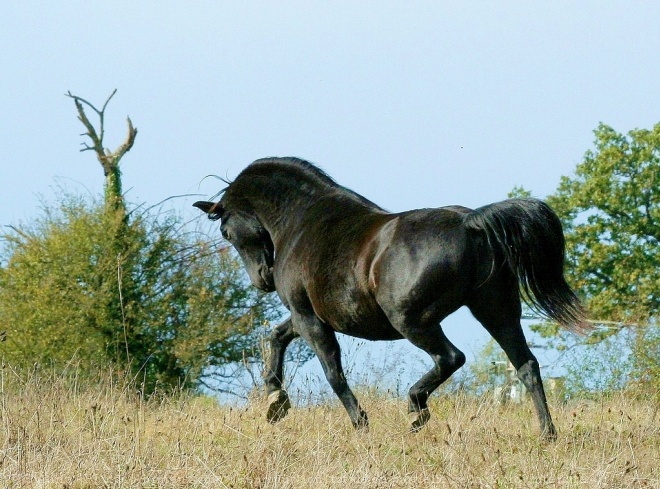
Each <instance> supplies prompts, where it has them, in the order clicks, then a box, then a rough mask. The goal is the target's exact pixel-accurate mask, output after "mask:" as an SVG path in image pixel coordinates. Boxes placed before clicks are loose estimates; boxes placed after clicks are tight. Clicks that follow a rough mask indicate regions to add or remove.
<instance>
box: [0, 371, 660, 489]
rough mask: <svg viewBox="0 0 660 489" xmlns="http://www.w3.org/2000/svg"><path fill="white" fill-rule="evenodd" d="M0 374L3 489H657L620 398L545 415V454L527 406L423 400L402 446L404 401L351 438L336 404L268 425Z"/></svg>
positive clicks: (645, 448) (652, 450) (645, 408)
mask: <svg viewBox="0 0 660 489" xmlns="http://www.w3.org/2000/svg"><path fill="white" fill-rule="evenodd" d="M1 375H2V378H1V386H0V387H1V389H2V392H1V396H2V397H1V409H2V411H1V413H0V414H1V420H0V430H1V432H0V487H8V488H23V487H25V488H28V487H30V488H32V487H40V488H97V487H108V488H120V487H121V488H124V487H127V488H129V487H130V488H161V487H162V488H168V487H185V488H195V487H204V488H208V487H219V488H223V487H233V488H335V487H337V488H348V487H351V488H356V487H357V488H410V487H442V488H453V487H456V488H466V487H488V488H499V487H501V488H509V487H523V488H525V487H529V488H539V487H561V488H566V487H568V488H572V487H575V488H578V487H589V488H599V487H602V488H617V487H622V488H623V487H625V488H628V487H656V488H657V487H660V468H659V466H660V464H659V462H658V461H659V460H660V414H659V413H658V409H659V406H658V403H657V401H656V402H654V401H643V400H638V399H635V398H634V397H631V396H626V395H619V394H617V395H615V396H610V397H603V398H602V399H599V400H596V401H593V400H592V401H571V402H569V403H568V404H565V405H563V404H554V403H553V405H552V406H551V409H552V412H553V415H554V417H555V421H556V424H557V428H558V429H559V432H560V433H559V439H558V441H557V442H556V443H551V444H546V443H543V442H540V441H539V437H538V435H539V429H538V426H537V421H536V418H535V416H534V414H533V412H532V407H531V402H530V401H527V402H526V403H524V404H523V405H509V406H502V405H499V404H497V403H495V402H493V400H492V397H491V396H483V397H481V398H473V397H468V396H466V395H456V396H441V397H434V398H433V401H432V402H431V404H430V408H431V412H432V415H433V418H432V420H431V421H430V422H429V424H428V425H427V426H426V427H425V428H424V429H423V430H422V431H421V432H420V433H418V434H409V433H407V415H406V405H405V401H403V400H400V399H391V398H388V397H386V396H383V395H376V394H370V393H365V392H362V393H360V394H359V397H360V399H361V402H362V404H363V406H364V407H365V408H366V410H367V411H368V413H369V415H370V421H371V428H370V430H369V431H368V432H354V431H353V430H352V428H351V427H350V423H349V420H348V417H347V416H346V414H345V412H344V410H343V408H342V407H341V406H340V405H339V404H338V403H334V402H333V403H330V404H327V405H320V406H307V407H294V409H292V410H291V412H290V414H289V416H288V417H287V418H285V419H284V420H283V421H282V422H281V423H279V424H277V425H274V426H271V425H269V424H267V423H266V421H265V419H264V411H265V403H264V400H263V399H261V398H255V399H253V400H252V401H251V402H250V403H249V404H248V405H247V406H246V407H235V406H234V407H229V406H222V405H219V404H218V403H217V402H216V401H215V400H213V399H210V398H206V397H195V396H190V395H185V394H181V395H175V396H163V397H154V398H151V399H149V400H148V401H145V400H144V399H141V398H140V397H139V396H138V395H136V394H135V392H134V385H132V384H131V383H130V382H123V381H119V382H118V381H116V380H113V379H112V378H111V376H110V375H108V376H107V377H106V378H101V379H98V381H97V382H94V383H93V386H92V387H89V384H88V383H83V382H82V381H81V380H80V379H77V378H76V374H75V373H74V374H71V375H68V376H67V377H60V376H55V375H51V374H43V373H42V374H39V373H32V374H30V375H27V376H26V375H24V374H19V373H17V372H15V371H13V370H12V369H11V368H10V367H9V366H6V365H5V366H3V369H2V373H1ZM259 397H261V396H259ZM656 399H657V397H656Z"/></svg>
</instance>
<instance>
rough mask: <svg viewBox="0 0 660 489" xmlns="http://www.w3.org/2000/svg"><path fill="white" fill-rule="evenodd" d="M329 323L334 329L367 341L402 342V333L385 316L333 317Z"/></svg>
mask: <svg viewBox="0 0 660 489" xmlns="http://www.w3.org/2000/svg"><path fill="white" fill-rule="evenodd" d="M328 323H329V324H330V326H332V329H334V330H335V331H337V332H339V333H343V334H346V335H349V336H354V337H356V338H363V339H365V340H381V341H388V340H400V339H402V338H403V336H401V333H399V332H398V331H397V330H396V329H394V328H393V327H392V325H391V324H390V322H389V321H388V319H387V317H386V316H385V314H383V313H382V312H381V313H380V314H379V313H376V314H368V315H367V314H357V315H352V314H351V315H341V314H338V315H333V317H331V318H329V320H328Z"/></svg>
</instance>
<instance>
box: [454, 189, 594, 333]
mask: <svg viewBox="0 0 660 489" xmlns="http://www.w3.org/2000/svg"><path fill="white" fill-rule="evenodd" d="M465 220H466V224H467V226H468V227H470V228H473V229H479V230H481V231H483V232H484V233H485V235H486V238H487V239H488V243H489V245H490V248H491V249H492V250H493V252H494V254H493V256H494V258H493V260H496V258H495V257H497V256H503V258H504V260H505V262H506V263H507V264H508V266H509V267H510V268H511V270H512V272H513V273H514V274H515V275H516V277H517V278H518V281H519V282H520V284H521V285H522V288H523V290H524V292H525V294H524V295H525V296H526V297H525V298H526V301H527V302H528V304H529V305H530V306H531V307H532V308H533V309H534V310H536V311H537V312H540V313H541V314H543V315H545V316H547V317H548V318H550V319H552V320H554V321H556V322H557V323H559V324H560V325H561V326H563V327H565V328H567V329H569V330H572V331H574V332H578V333H586V332H587V331H588V330H590V329H592V328H593V326H592V325H591V324H590V323H588V322H587V321H586V318H585V310H584V309H583V307H582V305H581V304H580V301H579V299H578V298H577V296H576V295H575V292H573V290H572V289H571V287H570V286H569V285H568V283H567V282H566V279H565V278H564V260H565V242H564V233H563V230H562V226H561V221H560V220H559V218H558V217H557V215H556V214H555V213H554V211H553V210H552V209H551V208H550V206H548V205H547V204H546V203H544V202H542V201H540V200H537V199H510V200H505V201H503V202H497V203H495V204H490V205H487V206H484V207H480V208H478V209H476V210H474V211H473V212H471V213H470V214H468V215H467V216H466V217H465ZM495 266H496V263H495V262H493V267H495ZM493 270H494V268H493ZM491 273H492V272H491Z"/></svg>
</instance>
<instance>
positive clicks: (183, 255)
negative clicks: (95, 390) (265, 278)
mask: <svg viewBox="0 0 660 489" xmlns="http://www.w3.org/2000/svg"><path fill="white" fill-rule="evenodd" d="M136 212H137V211H136V210H133V214H126V213H124V212H123V210H122V209H121V208H120V209H119V210H109V209H108V207H107V206H104V205H102V204H99V203H97V202H92V203H89V202H86V201H85V200H84V199H82V198H80V197H77V196H72V195H66V194H65V195H63V196H62V197H61V198H60V199H59V205H58V206H57V207H56V208H51V207H48V206H47V207H46V208H45V209H44V213H43V216H40V217H38V218H37V219H35V220H34V222H32V223H31V224H29V225H21V226H19V227H15V228H12V229H11V230H10V231H9V232H7V233H5V234H4V235H3V236H2V238H3V241H4V246H3V247H2V249H1V255H0V260H2V261H1V262H0V263H2V266H0V325H1V326H0V328H1V329H2V330H4V335H3V339H4V341H3V342H1V343H0V355H2V357H3V358H4V360H5V361H7V362H10V363H11V364H13V365H16V366H26V367H27V366H31V365H33V364H34V363H38V364H44V365H52V366H53V367H55V368H59V367H62V366H64V365H66V364H67V363H68V362H70V361H72V360H75V361H76V363H78V364H79V365H80V366H82V367H84V368H85V369H86V370H89V371H93V370H94V369H95V368H96V367H97V366H103V365H105V364H107V363H108V361H110V362H111V363H112V364H114V365H115V366H116V367H117V368H118V369H122V370H128V371H129V372H132V375H135V376H138V378H140V379H142V382H143V384H144V385H143V388H144V390H145V392H153V391H154V390H155V389H156V388H165V389H169V388H174V387H195V386H198V385H200V384H204V383H205V382H206V381H207V380H208V379H209V378H211V377H212V376H213V373H214V371H215V370H216V369H217V368H219V367H222V366H224V365H227V364H229V363H232V362H240V361H243V360H244V359H246V358H248V359H249V358H253V357H255V356H258V348H257V347H256V346H257V344H258V336H259V334H260V333H262V332H263V324H264V322H265V321H267V320H268V319H273V318H274V317H275V316H276V315H277V308H276V306H275V305H274V303H273V300H274V299H273V298H270V297H269V296H265V295H261V294H257V293H256V292H255V291H254V289H253V288H251V287H249V286H248V285H247V284H246V283H245V281H244V278H243V277H244V274H243V272H242V269H241V267H240V265H239V263H238V262H237V260H236V259H235V257H234V255H233V254H232V253H231V252H230V251H229V250H228V249H227V248H225V247H223V246H221V245H220V244H219V243H217V242H209V241H205V240H202V239H201V238H200V233H197V232H191V231H189V230H188V228H187V227H185V226H183V225H182V223H181V221H180V219H179V218H178V217H176V216H173V215H170V216H163V215H159V216H152V215H149V214H145V215H141V216H138V215H135V213H136Z"/></svg>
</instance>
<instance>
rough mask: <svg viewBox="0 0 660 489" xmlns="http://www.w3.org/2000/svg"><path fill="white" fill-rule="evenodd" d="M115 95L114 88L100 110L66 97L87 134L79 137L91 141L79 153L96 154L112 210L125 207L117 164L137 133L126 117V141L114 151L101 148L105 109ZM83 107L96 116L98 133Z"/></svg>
mask: <svg viewBox="0 0 660 489" xmlns="http://www.w3.org/2000/svg"><path fill="white" fill-rule="evenodd" d="M115 93H117V89H116V88H115V89H114V90H113V91H112V93H111V94H110V96H109V97H108V98H107V99H106V101H105V103H104V104H103V107H101V109H97V108H96V107H95V106H94V105H93V104H91V103H90V102H88V101H87V100H85V99H84V98H82V97H78V96H77V95H73V94H72V93H71V92H67V94H66V96H67V97H69V98H72V99H73V101H74V103H75V104H76V109H77V111H78V119H79V120H80V122H82V124H83V125H84V126H85V129H87V132H84V133H82V134H81V136H87V137H88V138H89V139H90V141H91V144H90V143H88V142H83V143H82V145H83V148H82V149H81V150H80V151H94V152H95V153H96V158H97V159H98V161H99V163H101V166H102V167H103V173H104V175H105V178H106V181H105V198H106V204H109V205H110V206H111V207H112V208H120V207H121V208H124V207H125V205H124V198H123V194H122V186H121V171H120V169H119V162H120V160H121V159H122V157H123V156H124V155H125V154H126V153H127V152H128V151H130V149H131V148H132V147H133V143H134V142H135V137H136V136H137V132H138V131H137V128H136V127H134V126H133V122H132V121H131V119H130V117H126V122H127V123H128V135H127V136H126V140H125V141H124V142H123V143H122V144H121V145H120V146H119V147H118V148H117V149H115V150H114V151H111V150H109V149H107V148H105V147H104V146H103V137H104V136H105V109H106V108H107V106H108V103H109V102H110V99H112V97H113V96H114V95H115ZM85 106H86V107H88V108H90V109H91V110H93V111H94V112H95V113H96V115H97V116H98V118H99V125H98V131H97V130H96V128H95V127H94V125H93V124H92V123H91V122H90V120H89V118H88V117H87V114H86V113H85Z"/></svg>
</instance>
